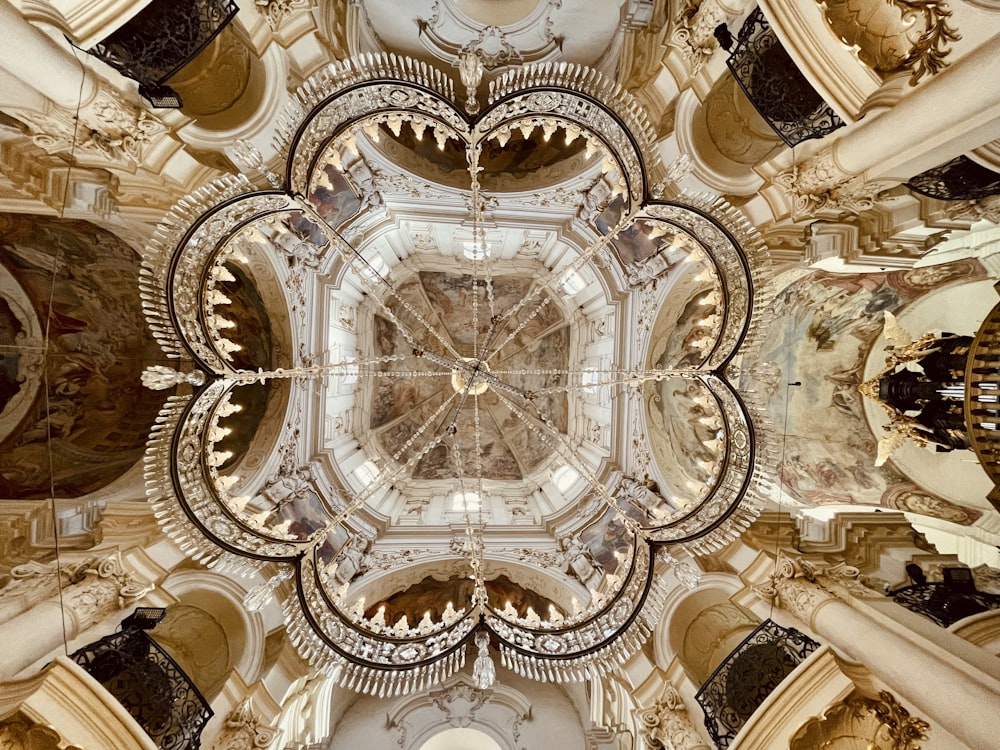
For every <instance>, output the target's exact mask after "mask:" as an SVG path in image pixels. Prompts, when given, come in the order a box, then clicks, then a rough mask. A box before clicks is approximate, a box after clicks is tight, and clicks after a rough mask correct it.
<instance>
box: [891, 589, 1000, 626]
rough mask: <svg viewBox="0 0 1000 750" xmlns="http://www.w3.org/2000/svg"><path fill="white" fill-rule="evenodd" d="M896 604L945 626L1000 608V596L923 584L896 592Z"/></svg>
mask: <svg viewBox="0 0 1000 750" xmlns="http://www.w3.org/2000/svg"><path fill="white" fill-rule="evenodd" d="M892 600H893V601H894V602H896V604H901V605H902V606H904V607H906V608H907V609H908V610H910V611H911V612H916V613H917V614H918V615H923V616H924V617H927V618H929V619H931V620H933V621H934V622H936V623H937V624H938V625H940V626H941V627H942V628H947V627H949V626H951V625H954V624H955V623H956V622H958V621H959V620H964V619H965V618H966V617H969V616H970V615H975V614H979V613H980V612H986V611H988V610H991V609H1000V596H997V595H996V594H985V593H983V592H981V591H967V590H962V589H957V588H955V587H954V586H950V585H948V584H946V583H923V584H919V585H916V586H907V587H906V588H904V589H899V590H898V591H896V592H895V593H894V594H893V595H892Z"/></svg>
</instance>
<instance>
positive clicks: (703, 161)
mask: <svg viewBox="0 0 1000 750" xmlns="http://www.w3.org/2000/svg"><path fill="white" fill-rule="evenodd" d="M674 127H675V130H674V135H675V136H676V138H677V145H678V147H679V149H680V152H681V153H682V154H687V155H688V156H690V157H691V160H692V162H693V163H694V168H693V174H694V176H695V177H697V178H698V179H699V180H701V182H702V183H704V184H705V185H706V186H707V187H708V189H709V190H712V191H715V192H718V193H727V194H734V195H752V194H753V193H754V192H756V191H757V190H758V189H759V188H760V186H761V185H762V184H763V180H762V179H761V177H760V176H759V175H758V174H756V173H755V172H754V171H753V170H752V169H750V168H749V167H747V166H744V165H743V164H737V163H736V162H734V161H731V160H730V159H727V158H726V157H725V156H723V155H722V154H721V153H719V151H718V150H717V149H716V148H715V145H714V144H713V143H712V139H711V138H710V137H709V135H708V132H707V130H706V124H705V110H704V107H703V106H702V104H701V102H699V101H698V97H697V96H696V95H695V93H694V91H693V90H691V89H687V90H686V91H682V92H681V94H680V96H678V97H677V117H676V124H675V126H674Z"/></svg>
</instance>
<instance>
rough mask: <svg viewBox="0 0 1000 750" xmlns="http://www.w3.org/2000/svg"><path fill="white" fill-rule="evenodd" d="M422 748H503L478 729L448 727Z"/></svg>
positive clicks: (488, 749) (425, 749)
mask: <svg viewBox="0 0 1000 750" xmlns="http://www.w3.org/2000/svg"><path fill="white" fill-rule="evenodd" d="M420 750H503V748H502V747H500V745H499V744H497V741H496V740H494V739H493V738H492V737H490V736H489V735H486V734H483V733H482V732H480V731H478V730H476V729H468V728H458V729H447V730H445V731H443V732H441V733H440V734H436V735H434V736H433V737H431V738H430V739H429V740H428V741H427V742H425V743H424V744H423V745H421V746H420Z"/></svg>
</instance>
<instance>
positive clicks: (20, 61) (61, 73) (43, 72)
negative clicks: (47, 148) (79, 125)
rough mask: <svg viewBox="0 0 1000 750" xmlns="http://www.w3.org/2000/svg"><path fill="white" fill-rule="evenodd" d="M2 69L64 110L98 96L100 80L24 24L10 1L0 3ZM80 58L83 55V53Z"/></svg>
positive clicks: (45, 36) (68, 54)
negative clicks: (98, 81)
mask: <svg viewBox="0 0 1000 750" xmlns="http://www.w3.org/2000/svg"><path fill="white" fill-rule="evenodd" d="M0 29H3V30H4V33H3V44H2V45H0V68H3V69H4V70H6V71H7V72H9V73H11V74H12V75H14V76H15V77H17V78H20V79H21V80H22V81H24V82H25V83H27V84H30V85H31V86H32V87H33V88H34V89H35V90H37V91H40V92H42V93H44V94H45V95H46V96H47V97H48V98H49V99H51V100H52V101H54V102H55V103H56V104H58V105H59V106H61V107H68V108H75V107H76V106H77V102H79V101H81V99H82V101H83V103H84V104H86V103H87V102H89V101H90V100H91V99H92V98H93V97H94V95H95V94H96V93H97V88H98V83H97V77H96V76H95V75H94V74H93V73H92V72H90V70H88V69H87V68H85V67H84V65H83V64H82V63H80V62H79V61H78V60H76V59H75V58H74V57H73V55H72V53H70V52H69V51H68V50H67V49H66V48H65V47H63V46H62V45H60V44H58V43H57V42H56V41H55V40H54V39H52V38H51V37H49V36H47V35H46V34H44V33H43V32H41V31H39V30H38V29H37V28H35V27H34V26H32V25H31V24H30V23H28V22H27V21H25V20H24V18H23V17H22V16H21V14H20V13H19V12H18V10H17V9H16V8H15V7H14V6H13V5H11V4H10V1H9V0H0ZM80 54H83V53H82V52H81V53H80Z"/></svg>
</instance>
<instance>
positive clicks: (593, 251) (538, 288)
mask: <svg viewBox="0 0 1000 750" xmlns="http://www.w3.org/2000/svg"><path fill="white" fill-rule="evenodd" d="M638 214H639V209H634V210H632V211H629V212H628V213H627V214H626V215H625V216H623V217H622V218H621V219H620V220H619V221H618V223H617V224H616V225H615V226H614V228H613V229H612V230H611V231H609V232H608V233H607V234H605V235H602V236H601V237H600V238H598V239H597V241H596V242H593V243H591V245H590V246H589V247H588V248H587V249H586V250H584V251H583V252H582V253H581V254H580V255H578V256H577V257H576V258H574V259H573V262H572V263H570V264H569V265H568V266H567V267H566V268H564V269H560V270H559V271H556V270H555V269H553V270H552V271H550V272H549V273H547V274H545V275H544V276H542V278H541V279H539V280H538V283H537V284H536V285H535V287H534V289H532V290H531V291H530V292H529V293H528V294H527V295H525V296H524V298H523V299H521V300H520V301H519V302H518V303H517V304H515V305H514V306H513V307H511V308H510V309H509V310H507V312H505V313H502V314H501V315H499V316H495V319H496V320H497V322H498V323H500V324H502V323H506V322H507V321H508V320H512V319H513V318H514V317H515V316H517V314H518V313H520V312H521V310H522V309H524V308H525V307H526V306H527V305H528V304H529V303H530V302H531V301H532V300H534V299H535V298H536V297H538V296H539V295H540V294H541V293H542V290H543V289H546V288H547V287H548V286H549V285H550V284H551V283H553V282H554V281H555V280H556V279H558V278H562V277H563V276H565V275H566V274H567V273H570V272H572V271H577V270H579V269H580V268H582V267H583V266H584V265H585V264H586V263H588V262H589V261H590V260H591V259H592V258H593V257H594V256H595V255H597V253H599V252H600V251H601V250H603V249H604V248H606V247H607V246H608V245H609V244H611V242H612V241H613V240H614V239H616V238H617V237H618V233H619V232H621V231H622V230H623V229H624V228H625V227H626V226H628V225H629V224H631V223H632V222H633V221H634V220H635V217H636V216H638ZM548 299H549V298H546V299H545V300H543V301H542V302H540V303H539V304H538V306H537V307H536V308H535V309H534V310H533V311H532V314H531V316H530V317H529V320H530V318H531V317H534V316H535V315H536V314H537V313H538V310H539V309H540V308H541V307H543V306H544V305H546V304H547V303H548ZM523 325H524V324H522V325H521V327H523ZM517 333H518V331H515V332H514V333H512V334H510V335H509V336H508V337H507V338H506V339H504V341H503V343H501V344H500V346H498V347H497V348H496V349H494V350H493V352H491V353H490V355H489V356H487V357H486V359H485V361H487V362H488V361H490V360H491V359H493V357H495V356H496V355H497V354H498V353H499V352H500V350H501V349H502V348H503V347H504V346H506V344H507V343H508V342H509V341H510V340H511V339H513V338H514V336H516V335H517Z"/></svg>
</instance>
